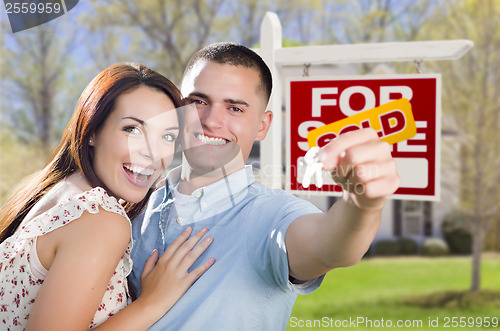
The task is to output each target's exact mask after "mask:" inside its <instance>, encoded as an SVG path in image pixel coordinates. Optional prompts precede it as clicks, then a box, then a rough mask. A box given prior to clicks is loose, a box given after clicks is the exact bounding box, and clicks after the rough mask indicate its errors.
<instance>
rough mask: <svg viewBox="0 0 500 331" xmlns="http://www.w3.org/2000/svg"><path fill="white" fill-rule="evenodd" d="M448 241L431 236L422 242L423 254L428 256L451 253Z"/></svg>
mask: <svg viewBox="0 0 500 331" xmlns="http://www.w3.org/2000/svg"><path fill="white" fill-rule="evenodd" d="M449 251H450V250H449V248H448V245H447V244H446V242H445V241H444V240H442V239H439V238H429V239H426V240H425V241H424V243H423V244H422V254H423V255H426V256H442V255H447V254H448V253H449Z"/></svg>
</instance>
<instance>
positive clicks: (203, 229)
mask: <svg viewBox="0 0 500 331" xmlns="http://www.w3.org/2000/svg"><path fill="white" fill-rule="evenodd" d="M200 231H201V232H203V233H205V232H208V229H207V228H205V227H203V228H201V230H200Z"/></svg>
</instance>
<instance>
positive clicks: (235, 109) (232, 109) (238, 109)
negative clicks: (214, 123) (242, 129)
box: [229, 107, 243, 113]
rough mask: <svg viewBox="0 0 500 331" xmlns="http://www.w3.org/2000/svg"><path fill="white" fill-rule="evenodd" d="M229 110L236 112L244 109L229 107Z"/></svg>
mask: <svg viewBox="0 0 500 331" xmlns="http://www.w3.org/2000/svg"><path fill="white" fill-rule="evenodd" d="M229 110H231V111H233V112H235V113H242V112H243V109H241V108H238V107H229Z"/></svg>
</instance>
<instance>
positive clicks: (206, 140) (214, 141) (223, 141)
mask: <svg viewBox="0 0 500 331" xmlns="http://www.w3.org/2000/svg"><path fill="white" fill-rule="evenodd" d="M196 139H198V140H199V141H201V142H202V143H204V144H209V145H225V144H227V140H226V139H223V138H212V137H207V136H205V135H204V134H197V135H196Z"/></svg>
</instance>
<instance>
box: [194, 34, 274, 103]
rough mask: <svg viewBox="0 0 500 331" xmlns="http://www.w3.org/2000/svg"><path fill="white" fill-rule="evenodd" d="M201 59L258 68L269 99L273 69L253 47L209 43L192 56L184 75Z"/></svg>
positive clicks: (229, 43) (261, 85)
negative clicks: (271, 69) (270, 68)
mask: <svg viewBox="0 0 500 331" xmlns="http://www.w3.org/2000/svg"><path fill="white" fill-rule="evenodd" d="M200 60H207V61H213V62H216V63H219V64H230V65H234V66H243V67H246V68H250V69H256V70H257V71H258V73H259V76H260V88H261V89H262V91H263V92H264V95H265V96H266V100H267V101H269V97H270V96H271V90H272V88H273V81H272V76H271V71H270V70H269V68H268V66H267V65H266V63H265V62H264V60H262V58H261V57H260V56H259V55H258V54H257V53H255V52H254V51H252V50H251V49H249V48H247V47H245V46H243V45H239V44H235V43H231V42H221V43H214V44H211V45H208V46H206V47H204V48H202V49H200V50H199V51H198V52H196V53H195V54H194V55H193V56H192V57H191V59H190V60H189V63H188V64H187V66H186V69H185V71H184V76H186V74H187V73H188V72H189V71H190V70H191V69H192V68H193V66H194V65H195V64H196V63H197V62H198V61H200Z"/></svg>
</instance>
